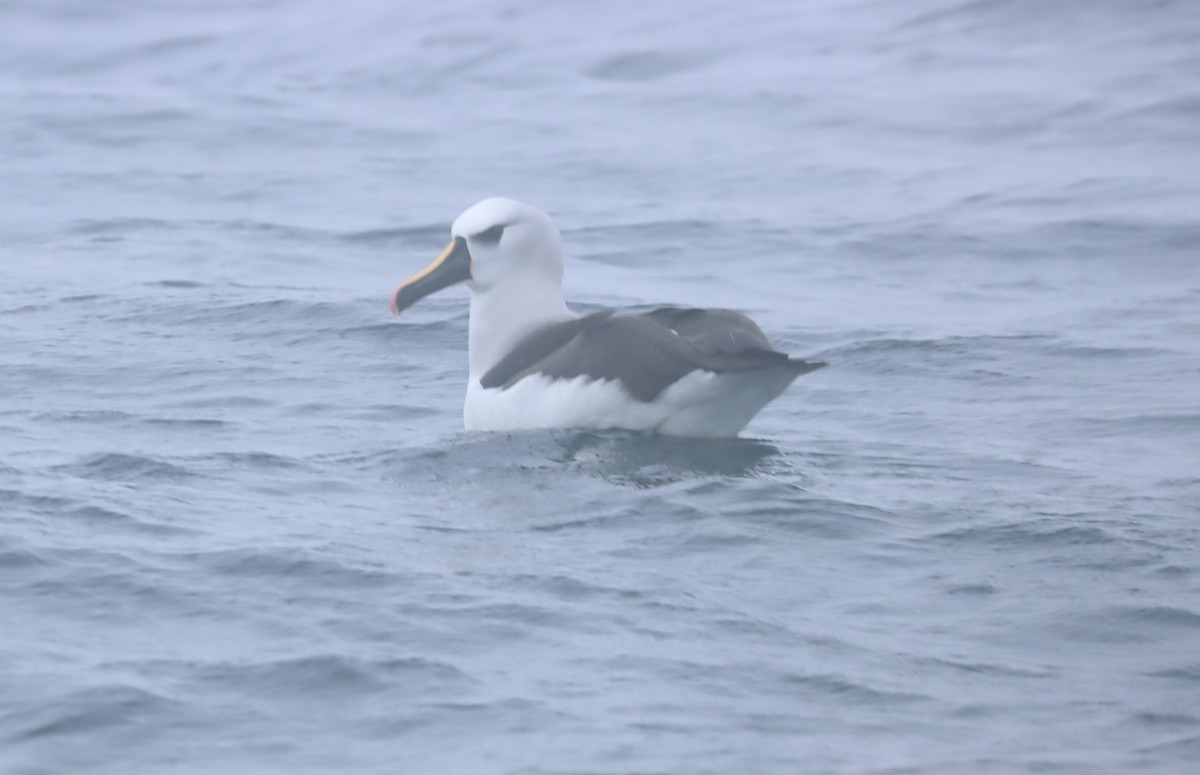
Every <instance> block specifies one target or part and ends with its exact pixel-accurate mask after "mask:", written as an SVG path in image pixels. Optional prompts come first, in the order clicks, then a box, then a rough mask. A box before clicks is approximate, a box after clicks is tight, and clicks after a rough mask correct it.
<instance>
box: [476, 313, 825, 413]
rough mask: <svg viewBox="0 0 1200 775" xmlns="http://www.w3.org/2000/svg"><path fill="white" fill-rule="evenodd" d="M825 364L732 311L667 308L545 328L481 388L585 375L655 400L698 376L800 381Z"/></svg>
mask: <svg viewBox="0 0 1200 775" xmlns="http://www.w3.org/2000/svg"><path fill="white" fill-rule="evenodd" d="M824 365H825V364H824V363H820V362H815V361H813V362H810V361H802V360H796V359H793V358H789V357H788V356H787V354H786V353H781V352H777V351H775V350H772V349H771V345H770V342H768V341H767V338H766V336H765V335H764V334H763V332H762V330H761V329H759V327H758V326H757V325H755V323H754V322H753V321H752V320H750V319H749V318H747V317H745V316H743V315H739V314H738V313H736V312H733V311H731V310H721V309H716V310H703V309H678V308H662V309H656V310H652V311H650V312H648V313H645V314H643V315H635V316H631V317H613V316H612V313H609V312H602V313H597V314H594V315H589V316H587V317H584V318H579V319H577V320H571V321H568V322H566V323H558V324H555V325H552V326H546V327H545V328H543V329H540V330H538V331H535V332H534V333H532V334H530V335H529V336H528V337H526V338H525V339H524V340H523V341H522V342H521V343H520V344H518V345H517V347H516V348H514V349H513V351H512V352H511V353H509V355H508V356H506V357H505V358H504V359H502V360H501V361H500V363H498V364H497V365H496V366H495V367H494V368H492V370H491V371H489V372H488V373H487V374H485V375H484V376H483V378H482V379H481V380H480V384H482V385H483V387H485V388H507V387H510V386H512V385H514V384H516V383H517V382H519V381H520V380H521V379H523V378H525V377H527V376H529V375H530V374H544V375H545V376H547V377H550V378H551V379H573V378H575V377H579V376H586V377H588V378H591V379H608V380H620V381H621V383H622V384H624V385H625V387H626V388H627V389H628V390H629V392H630V394H631V395H633V396H634V397H635V398H637V399H639V400H641V401H652V400H654V398H655V397H657V396H658V394H659V393H661V392H662V391H663V390H665V389H666V388H667V387H669V386H670V385H671V384H673V383H675V382H677V381H678V380H679V379H680V378H681V377H683V376H685V375H686V374H688V373H690V372H692V371H695V370H697V369H704V370H706V371H712V372H717V373H722V372H730V371H751V370H754V369H768V368H787V369H790V370H792V371H794V372H795V375H796V376H799V375H800V374H804V373H805V372H809V371H813V370H815V369H819V368H821V367H822V366H824Z"/></svg>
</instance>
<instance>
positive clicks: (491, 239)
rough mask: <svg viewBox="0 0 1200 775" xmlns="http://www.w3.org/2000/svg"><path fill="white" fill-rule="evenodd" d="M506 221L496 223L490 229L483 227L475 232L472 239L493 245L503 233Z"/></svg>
mask: <svg viewBox="0 0 1200 775" xmlns="http://www.w3.org/2000/svg"><path fill="white" fill-rule="evenodd" d="M507 225H508V224H506V223H498V224H496V225H495V226H493V227H492V228H490V229H484V230H483V231H481V232H479V233H478V234H476V235H475V236H474V237H472V239H474V240H475V241H476V242H482V243H483V244H485V245H495V244H496V243H497V242H499V241H500V237H501V236H502V235H503V234H504V227H505V226H507Z"/></svg>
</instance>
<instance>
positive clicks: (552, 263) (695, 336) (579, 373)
mask: <svg viewBox="0 0 1200 775" xmlns="http://www.w3.org/2000/svg"><path fill="white" fill-rule="evenodd" d="M450 234H451V240H450V244H449V245H447V246H446V248H445V250H443V251H442V252H441V254H440V255H439V256H438V257H437V258H436V259H434V261H433V263H432V264H430V265H429V266H427V267H426V268H425V269H424V270H422V271H421V272H418V273H417V274H416V275H413V276H412V277H411V278H409V279H408V280H405V281H404V282H402V283H401V284H400V285H399V286H397V287H396V290H395V291H394V292H393V294H392V314H394V315H399V314H400V312H401V311H403V310H404V309H407V308H408V307H410V306H412V305H413V304H414V303H415V302H417V301H418V300H419V299H421V298H422V297H424V296H427V295H428V294H430V293H433V292H434V291H438V290H441V289H442V288H445V287H447V286H449V285H453V284H455V283H459V282H465V283H466V284H467V287H469V288H470V289H471V317H470V324H469V339H468V344H467V351H468V360H469V363H470V365H469V375H470V376H469V382H468V384H467V398H466V402H465V403H464V405H463V422H464V424H465V426H466V428H467V430H517V429H526V428H624V429H629V430H638V431H653V432H657V433H664V434H671V435H676V436H709V437H715V436H736V435H737V434H738V432H739V431H741V429H742V428H744V427H745V426H746V423H748V422H750V420H751V418H753V417H754V415H755V414H757V413H758V411H759V410H760V409H762V408H763V406H765V405H766V404H767V402H769V401H771V400H772V399H773V398H775V397H776V396H778V395H779V394H780V393H782V392H783V390H784V389H785V388H786V387H787V386H788V385H790V384H791V383H792V381H793V380H794V379H796V377H798V376H800V375H801V374H805V373H807V372H810V371H814V370H816V369H819V368H821V367H822V366H824V365H825V364H824V363H821V362H819V361H805V360H800V359H796V358H791V357H789V356H788V355H787V354H786V353H781V352H778V351H776V350H775V349H773V348H772V347H771V343H770V342H769V341H767V337H766V335H764V334H763V332H762V329H760V328H759V327H758V326H757V325H756V324H755V323H754V321H752V320H750V319H749V318H747V317H745V316H744V315H741V314H738V313H737V312H734V311H732V310H728V309H689V308H677V307H662V308H660V309H655V310H651V311H650V312H644V313H641V314H635V315H616V314H614V313H613V312H597V313H594V314H591V315H584V316H579V315H576V314H575V313H574V312H572V311H571V310H569V309H568V308H567V305H566V302H565V301H563V292H562V277H563V247H562V237H561V236H560V234H559V232H558V228H557V227H556V226H555V225H554V222H553V221H552V220H550V217H549V216H548V215H546V214H545V213H544V212H542V211H541V210H538V209H537V208H535V207H532V206H530V205H527V204H523V203H521V202H517V201H514V200H512V199H502V198H493V199H485V200H483V201H482V202H479V203H478V204H476V205H474V206H472V207H470V208H468V209H467V210H466V211H465V212H464V213H463V214H462V215H460V216H458V218H457V219H456V220H455V221H454V224H453V225H452V226H451V228H450Z"/></svg>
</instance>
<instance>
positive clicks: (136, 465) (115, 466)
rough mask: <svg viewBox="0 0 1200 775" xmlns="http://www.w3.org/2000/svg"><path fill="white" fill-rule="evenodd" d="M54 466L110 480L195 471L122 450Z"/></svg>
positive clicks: (177, 476)
mask: <svg viewBox="0 0 1200 775" xmlns="http://www.w3.org/2000/svg"><path fill="white" fill-rule="evenodd" d="M53 470H55V471H58V472H60V473H65V474H71V475H72V476H79V477H83V478H85V479H105V480H109V481H129V480H138V481H156V480H163V479H182V478H186V477H189V476H191V475H192V472H190V471H188V470H186V469H184V468H181V467H180V466H177V465H174V464H172V463H168V462H166V461H164V460H159V459H157V458H153V457H148V456H145V455H128V454H125V453H122V452H102V453H98V454H94V455H88V456H87V457H85V458H82V459H81V460H78V461H76V462H74V463H70V464H67V465H61V466H55V467H54V468H53Z"/></svg>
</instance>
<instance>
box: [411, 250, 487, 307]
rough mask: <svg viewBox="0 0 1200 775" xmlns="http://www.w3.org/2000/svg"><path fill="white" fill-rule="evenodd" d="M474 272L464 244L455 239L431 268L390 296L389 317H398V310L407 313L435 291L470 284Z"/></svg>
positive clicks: (468, 252)
mask: <svg viewBox="0 0 1200 775" xmlns="http://www.w3.org/2000/svg"><path fill="white" fill-rule="evenodd" d="M473 268H474V267H473V266H472V265H471V253H470V251H468V250H467V241H466V240H465V239H463V238H462V237H455V238H454V239H453V240H451V242H450V244H449V245H447V246H446V249H445V250H443V251H442V253H441V255H439V256H438V257H437V258H435V259H434V260H433V263H432V264H430V265H429V266H427V267H425V268H424V269H422V270H421V271H420V272H419V273H417V274H415V275H413V276H412V277H410V278H408V279H407V280H405V281H404V282H402V283H400V284H399V285H397V286H396V290H395V291H393V292H392V314H393V315H399V314H400V311H401V310H405V309H408V308H409V307H411V306H412V305H413V304H416V303H417V301H418V300H420V299H422V298H424V297H426V296H428V295H429V294H431V293H433V292H434V291H440V290H441V289H443V288H445V287H447V286H449V285H454V284H455V283H461V282H463V281H464V280H470V279H471V277H472V276H473V275H472V270H473Z"/></svg>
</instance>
